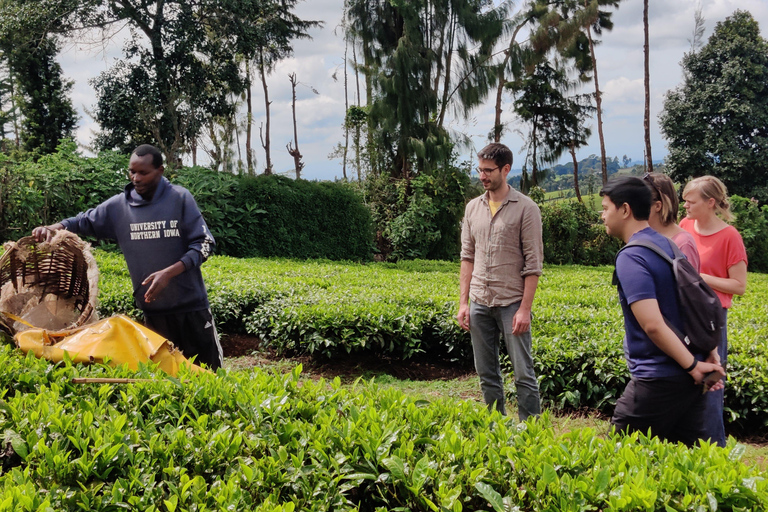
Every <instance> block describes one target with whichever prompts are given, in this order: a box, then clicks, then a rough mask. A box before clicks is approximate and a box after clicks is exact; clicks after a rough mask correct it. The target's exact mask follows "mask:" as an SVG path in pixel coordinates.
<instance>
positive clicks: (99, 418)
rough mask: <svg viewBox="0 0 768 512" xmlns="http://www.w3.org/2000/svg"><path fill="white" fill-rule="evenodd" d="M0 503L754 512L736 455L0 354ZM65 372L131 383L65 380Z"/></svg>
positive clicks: (339, 392)
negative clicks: (93, 382) (718, 511)
mask: <svg viewBox="0 0 768 512" xmlns="http://www.w3.org/2000/svg"><path fill="white" fill-rule="evenodd" d="M0 365H2V367H3V370H4V371H3V372H2V373H0V390H2V391H0V398H1V399H2V401H1V402H0V432H2V434H0V436H1V437H0V439H1V440H2V443H3V450H2V453H0V464H2V466H1V468H2V471H0V495H1V496H2V501H0V510H3V511H5V510H8V511H14V512H32V511H39V510H94V511H96V510H98V511H106V510H123V509H126V510H143V511H144V510H146V511H148V512H157V511H160V510H200V511H203V510H257V511H278V510H280V511H285V512H290V511H293V510H307V511H353V510H371V511H373V510H412V511H428V510H445V511H454V510H455V511H459V510H489V509H493V510H495V511H498V512H502V511H504V510H541V511H545V510H659V511H661V510H714V509H718V510H762V509H764V508H765V506H766V503H768V481H767V480H766V479H765V478H764V476H762V475H761V474H760V472H759V470H758V469H756V468H752V467H749V466H747V465H745V464H744V463H743V462H741V461H740V460H739V459H740V457H741V456H742V455H743V453H744V447H743V446H741V445H737V444H735V443H733V442H730V443H729V445H728V446H727V447H726V448H725V449H723V448H719V447H717V446H712V445H709V444H703V445H701V446H698V447H695V448H691V449H689V448H686V447H685V446H683V445H681V444H671V443H665V442H661V441H659V440H658V439H657V438H652V439H648V438H646V437H644V436H642V435H639V434H633V435H631V436H623V435H620V434H607V433H605V432H598V431H597V430H595V429H592V428H585V429H576V430H572V431H570V432H567V433H563V434H560V433H556V432H555V429H554V428H553V427H552V425H551V422H550V421H549V418H548V417H547V416H546V415H545V416H544V417H543V418H541V419H539V420H534V419H531V420H529V421H528V422H526V423H523V424H520V425H518V423H517V421H516V420H514V419H511V418H504V417H502V416H500V415H499V413H498V412H495V411H494V412H489V411H487V410H486V408H485V407H484V406H483V405H481V404H478V403H474V402H470V401H463V400H462V401H456V400H447V399H441V400H435V401H432V402H426V401H417V400H415V399H413V398H410V397H408V396H405V395H404V394H403V393H402V392H400V391H398V390H395V389H387V388H384V387H380V386H377V385H375V384H373V383H366V382H358V383H357V384H355V385H354V386H353V387H352V388H351V389H350V388H344V387H342V386H341V383H340V380H339V379H335V380H334V381H332V382H326V381H322V380H321V381H319V382H315V381H313V380H311V379H302V378H301V375H300V372H301V368H300V367H298V368H297V369H295V370H294V371H293V372H291V373H289V374H287V375H276V374H271V373H265V372H263V371H261V370H259V369H254V370H252V371H247V372H226V371H224V370H220V371H219V372H218V373H217V374H216V375H213V374H192V373H183V374H182V375H181V376H180V378H179V379H176V378H167V377H164V376H163V375H158V374H156V373H154V372H153V371H152V369H150V368H146V367H143V368H141V369H140V370H139V371H138V372H135V373H134V372H129V371H128V370H126V369H124V368H119V369H112V368H108V367H105V366H101V365H93V366H82V365H72V364H71V363H69V362H66V361H65V362H64V363H62V364H59V365H56V366H52V365H50V364H49V363H48V362H47V361H43V360H38V359H35V358H34V357H32V356H27V357H22V356H20V355H19V354H18V352H17V351H15V350H12V349H10V347H9V346H7V345H0ZM76 377H96V378H98V377H113V378H114V377H116V378H121V377H122V378H125V377H134V378H135V377H139V378H143V379H146V380H145V381H138V382H134V383H131V384H124V385H120V384H78V383H75V382H74V378H76Z"/></svg>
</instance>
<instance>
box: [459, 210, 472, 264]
mask: <svg viewBox="0 0 768 512" xmlns="http://www.w3.org/2000/svg"><path fill="white" fill-rule="evenodd" d="M461 260H462V261H475V239H474V237H473V236H472V228H471V226H470V225H469V218H468V214H467V211H466V209H465V210H464V219H463V220H462V222H461Z"/></svg>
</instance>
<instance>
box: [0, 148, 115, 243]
mask: <svg viewBox="0 0 768 512" xmlns="http://www.w3.org/2000/svg"><path fill="white" fill-rule="evenodd" d="M127 165H128V159H127V157H125V156H124V155H118V154H116V153H111V152H105V153H102V154H101V155H99V156H98V157H96V158H85V157H83V156H81V155H79V154H77V147H76V145H75V143H74V142H73V141H62V143H61V145H59V147H58V148H57V151H56V152H55V153H52V154H49V155H44V156H42V157H40V158H39V159H37V160H36V159H35V158H33V157H32V156H30V155H20V156H19V158H14V157H8V156H1V157H0V179H2V188H1V189H0V196H1V197H2V202H1V204H0V208H2V211H0V213H2V221H0V236H2V237H3V239H4V240H17V239H18V238H21V237H22V236H26V235H28V234H29V233H30V232H31V230H32V228H34V227H35V226H39V225H43V224H52V223H54V222H58V221H59V220H61V219H64V218H67V217H71V216H73V215H75V214H77V213H78V212H81V211H85V210H86V209H88V208H91V207H93V206H95V205H97V204H99V203H100V202H102V201H105V200H106V199H108V198H109V197H111V196H113V195H114V194H116V193H117V192H119V191H120V190H121V189H122V187H123V186H124V185H125V183H126V182H127V176H126V171H125V169H126V168H127Z"/></svg>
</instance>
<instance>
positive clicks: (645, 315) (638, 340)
mask: <svg viewBox="0 0 768 512" xmlns="http://www.w3.org/2000/svg"><path fill="white" fill-rule="evenodd" d="M600 195H601V196H602V197H603V200H602V206H603V212H602V218H603V223H604V224H605V230H606V232H607V233H608V234H609V235H611V236H615V237H616V238H619V239H621V240H622V241H623V242H625V243H626V242H629V241H630V240H649V241H651V242H653V243H654V244H656V245H658V246H659V247H661V248H662V250H664V251H666V253H667V254H668V255H669V256H670V257H674V254H673V252H672V247H671V245H670V244H672V241H671V240H669V239H668V238H666V237H665V236H663V235H661V234H660V233H658V232H656V231H654V230H653V229H652V228H651V227H650V226H649V225H648V216H649V214H650V211H651V190H650V188H648V186H647V185H646V183H645V181H644V180H642V179H640V178H637V177H635V176H620V177H615V178H613V179H611V180H610V181H608V183H607V184H606V185H605V186H604V187H603V188H602V190H601V191H600ZM616 277H617V278H618V291H619V300H620V301H621V309H622V312H623V313H624V330H625V332H626V334H625V336H624V355H625V356H626V359H627V365H628V366H629V373H630V374H631V376H632V378H631V380H630V382H629V384H627V387H626V389H625V390H624V393H623V394H622V395H621V398H619V399H618V401H617V402H616V408H615V409H614V412H613V417H612V418H611V424H612V425H613V426H614V428H616V429H617V430H620V431H626V432H635V431H640V432H642V433H646V432H648V430H649V429H650V431H651V434H652V435H655V436H658V437H660V438H661V439H665V440H667V441H672V442H682V443H684V444H686V445H688V446H691V445H693V444H695V443H696V442H697V440H698V439H703V438H705V436H704V421H703V419H704V396H703V395H702V392H703V391H706V388H705V387H704V386H703V384H702V380H703V379H704V376H705V375H706V374H707V373H709V372H716V373H717V374H719V375H721V376H722V375H725V372H724V371H723V368H722V367H721V366H720V365H719V364H717V363H713V362H707V361H704V356H699V357H695V356H694V355H693V354H692V353H691V352H689V351H688V349H687V348H686V346H685V344H684V343H683V342H682V341H680V338H678V337H677V335H676V334H675V333H674V332H673V331H672V329H670V328H669V326H667V324H666V322H665V320H664V318H665V317H666V318H667V319H668V320H669V321H670V322H671V323H672V324H673V325H675V327H677V328H678V329H679V330H681V331H682V330H683V323H682V319H681V317H680V312H679V306H678V303H677V294H676V290H675V286H676V284H675V276H674V274H673V273H672V267H671V266H670V265H669V263H667V262H666V261H665V260H664V259H662V258H661V256H659V255H658V254H656V253H655V252H654V251H652V250H651V249H648V248H647V247H640V246H632V247H627V248H626V249H624V250H623V251H621V252H620V253H619V255H618V257H617V258H616ZM662 312H663V314H662ZM722 387H723V383H722V381H719V382H717V383H716V384H714V385H713V386H712V387H711V388H709V389H710V390H711V391H714V390H716V389H721V388H722Z"/></svg>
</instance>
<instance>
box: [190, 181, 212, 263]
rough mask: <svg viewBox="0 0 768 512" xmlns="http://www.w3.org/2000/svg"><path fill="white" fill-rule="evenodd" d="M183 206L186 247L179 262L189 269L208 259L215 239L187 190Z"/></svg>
mask: <svg viewBox="0 0 768 512" xmlns="http://www.w3.org/2000/svg"><path fill="white" fill-rule="evenodd" d="M183 208H184V211H183V213H182V221H181V222H182V227H183V230H184V233H187V240H188V249H187V252H186V253H184V255H183V256H182V257H181V262H182V263H183V264H184V268H185V269H186V270H189V269H191V268H196V267H199V266H200V265H202V264H203V262H205V261H206V260H207V259H208V257H209V256H210V255H211V254H212V253H213V251H214V249H215V248H216V241H215V240H214V238H213V235H212V234H211V231H210V230H209V229H208V225H207V224H206V223H205V219H204V218H203V214H202V213H200V209H199V208H198V207H197V203H196V202H195V199H194V198H193V197H192V194H190V193H189V192H188V191H187V192H186V193H185V194H184V202H183Z"/></svg>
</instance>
